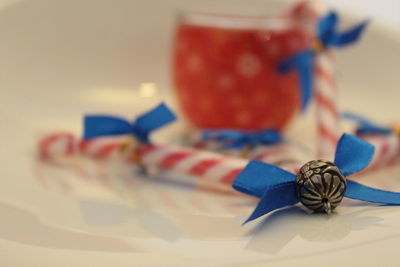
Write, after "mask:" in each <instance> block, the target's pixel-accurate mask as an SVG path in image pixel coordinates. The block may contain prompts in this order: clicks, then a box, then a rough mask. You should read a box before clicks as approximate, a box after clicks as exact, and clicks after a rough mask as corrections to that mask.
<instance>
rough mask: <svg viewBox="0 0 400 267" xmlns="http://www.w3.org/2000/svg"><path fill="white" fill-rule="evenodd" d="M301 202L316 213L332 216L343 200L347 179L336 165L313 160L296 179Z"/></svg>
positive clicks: (302, 169)
mask: <svg viewBox="0 0 400 267" xmlns="http://www.w3.org/2000/svg"><path fill="white" fill-rule="evenodd" d="M296 182H297V184H296V191H297V196H298V198H299V200H300V202H301V203H302V204H303V205H304V206H306V207H307V208H309V209H311V210H313V211H315V212H326V213H328V214H330V213H331V212H332V211H333V210H334V209H335V208H336V207H337V206H339V204H340V202H341V201H342V199H343V195H344V192H345V191H346V178H345V177H344V175H343V174H342V173H341V172H340V170H339V169H338V167H336V165H335V164H333V163H332V162H329V161H325V160H313V161H310V162H307V163H306V164H304V165H303V166H302V167H301V169H300V171H299V172H298V174H297V177H296Z"/></svg>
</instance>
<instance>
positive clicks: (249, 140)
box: [202, 130, 282, 149]
mask: <svg viewBox="0 0 400 267" xmlns="http://www.w3.org/2000/svg"><path fill="white" fill-rule="evenodd" d="M202 137H203V139H204V140H216V141H222V142H225V143H226V144H225V145H224V146H223V148H225V149H229V148H237V149H240V148H243V147H244V146H247V145H250V146H255V145H259V144H265V145H272V144H277V143H280V142H281V141H282V135H281V133H280V132H278V131H276V130H262V131H257V132H255V131H252V132H246V131H237V130H205V131H203V132H202Z"/></svg>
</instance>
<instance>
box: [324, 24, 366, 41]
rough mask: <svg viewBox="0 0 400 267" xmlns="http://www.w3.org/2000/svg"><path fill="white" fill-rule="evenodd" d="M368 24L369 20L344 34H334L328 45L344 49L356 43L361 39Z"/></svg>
mask: <svg viewBox="0 0 400 267" xmlns="http://www.w3.org/2000/svg"><path fill="white" fill-rule="evenodd" d="M368 23H369V20H365V21H363V22H362V23H360V24H358V25H356V26H355V27H353V28H351V29H349V30H347V31H345V32H343V33H336V34H334V35H333V36H332V37H331V38H330V40H329V41H328V44H329V45H332V46H335V47H342V46H346V45H349V44H351V43H354V42H356V41H357V40H358V39H359V38H360V37H361V35H362V33H363V32H364V30H365V28H366V27H367V25H368Z"/></svg>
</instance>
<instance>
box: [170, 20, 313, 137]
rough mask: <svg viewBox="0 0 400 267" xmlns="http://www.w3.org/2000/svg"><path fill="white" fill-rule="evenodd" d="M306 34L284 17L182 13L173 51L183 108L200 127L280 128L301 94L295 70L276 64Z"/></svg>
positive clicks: (306, 39)
mask: <svg viewBox="0 0 400 267" xmlns="http://www.w3.org/2000/svg"><path fill="white" fill-rule="evenodd" d="M310 39H311V38H310V36H309V34H308V33H307V31H306V30H304V29H302V28H301V27H300V26H297V25H295V24H294V22H292V21H290V19H288V18H277V19H268V18H258V17H255V18H252V17H228V16H217V15H206V14H186V15H183V16H182V17H181V19H180V22H179V24H178V26H177V31H176V38H175V51H174V84H175V89H176V93H177V97H178V101H179V103H180V105H181V107H182V110H183V111H184V113H185V115H186V116H187V117H188V119H189V120H190V121H191V122H192V123H193V124H194V125H195V126H197V127H199V128H220V129H227V128H229V129H242V130H260V129H266V128H271V129H278V130H280V129H282V128H283V127H284V126H285V125H287V123H288V122H289V121H290V119H291V118H292V117H293V116H294V115H295V114H296V112H297V111H298V110H299V108H300V103H301V99H300V91H299V83H298V77H297V74H296V73H295V72H292V73H289V74H285V75H283V74H280V73H279V72H278V71H277V65H278V63H279V62H280V61H281V60H282V59H284V58H287V57H288V56H290V55H292V54H294V53H296V52H298V51H301V50H303V49H305V48H306V47H308V46H309V44H310Z"/></svg>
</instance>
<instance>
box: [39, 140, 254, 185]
mask: <svg viewBox="0 0 400 267" xmlns="http://www.w3.org/2000/svg"><path fill="white" fill-rule="evenodd" d="M54 136H59V134H58V133H56V134H52V135H49V136H47V137H45V138H44V139H43V140H51V141H48V142H46V145H40V146H39V149H40V153H41V154H46V155H49V156H51V157H52V158H54V159H56V158H57V157H60V156H61V157H63V156H64V157H65V156H70V155H72V154H70V153H67V152H68V151H69V150H70V146H71V144H70V143H72V144H73V147H79V148H80V149H77V150H76V151H75V155H76V154H80V155H84V156H88V157H91V158H96V159H99V158H101V159H104V158H112V157H113V156H114V154H115V153H117V154H118V153H120V151H121V150H120V148H121V147H122V146H123V145H124V144H123V139H106V140H101V139H103V138H98V139H94V140H91V141H80V140H78V139H77V138H75V137H73V135H70V134H69V135H62V136H61V137H59V138H54ZM66 141H69V142H66ZM42 143H43V141H41V142H40V144H42ZM52 147H58V148H59V149H58V150H57V151H56V152H55V153H53V154H50V153H49V152H51V149H52ZM120 158H121V157H120ZM122 158H126V157H125V156H123V157H122ZM129 158H132V155H129ZM136 160H137V162H139V163H140V164H142V165H143V166H145V167H147V168H149V169H157V170H168V171H173V172H176V173H178V174H186V175H190V176H193V177H199V178H201V180H202V182H203V183H208V184H211V185H225V186H226V185H229V187H230V185H231V183H232V181H233V180H234V178H235V177H236V175H237V174H238V173H239V172H240V171H241V170H242V169H243V167H244V166H245V165H246V164H247V162H248V161H247V160H245V159H241V158H236V157H227V156H224V155H221V154H218V153H213V152H207V151H201V150H196V149H192V148H183V147H173V146H156V145H141V146H140V147H139V149H138V153H137V159H136Z"/></svg>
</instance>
